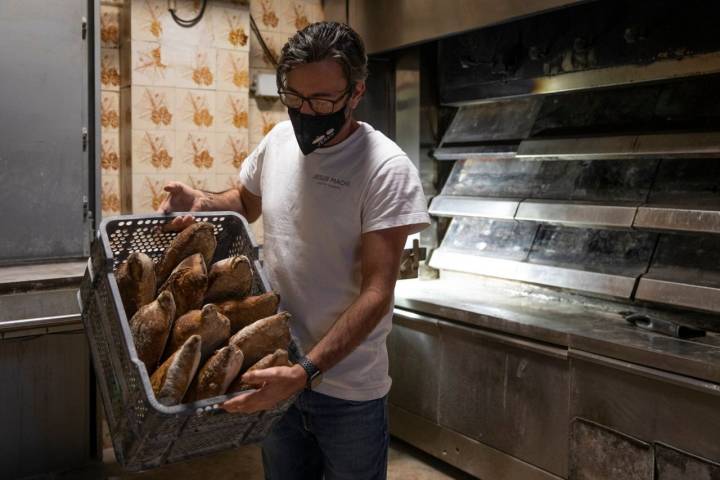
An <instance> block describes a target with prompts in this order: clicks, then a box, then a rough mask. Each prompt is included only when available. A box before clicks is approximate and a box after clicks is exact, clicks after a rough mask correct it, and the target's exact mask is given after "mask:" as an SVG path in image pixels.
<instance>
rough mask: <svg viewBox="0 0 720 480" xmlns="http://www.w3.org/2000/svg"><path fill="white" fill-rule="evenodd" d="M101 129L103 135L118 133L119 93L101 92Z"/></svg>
mask: <svg viewBox="0 0 720 480" xmlns="http://www.w3.org/2000/svg"><path fill="white" fill-rule="evenodd" d="M100 128H101V133H103V134H106V133H107V132H114V133H116V132H117V131H118V128H120V93H119V92H105V91H101V92H100Z"/></svg>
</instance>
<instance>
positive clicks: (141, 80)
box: [129, 40, 175, 87]
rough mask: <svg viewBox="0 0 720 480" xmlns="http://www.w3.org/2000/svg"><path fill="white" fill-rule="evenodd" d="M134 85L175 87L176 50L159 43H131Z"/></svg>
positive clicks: (131, 73) (131, 70)
mask: <svg viewBox="0 0 720 480" xmlns="http://www.w3.org/2000/svg"><path fill="white" fill-rule="evenodd" d="M129 48H130V75H132V85H153V86H159V87H162V86H166V87H170V86H174V85H175V59H174V58H173V57H174V55H173V54H174V53H175V48H174V47H172V46H169V45H165V44H161V43H158V42H142V41H135V40H133V41H132V42H130V45H129Z"/></svg>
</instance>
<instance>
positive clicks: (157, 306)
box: [130, 291, 175, 372]
mask: <svg viewBox="0 0 720 480" xmlns="http://www.w3.org/2000/svg"><path fill="white" fill-rule="evenodd" d="M173 318H175V302H174V301H173V295H172V293H170V292H167V291H166V292H162V293H161V294H160V295H159V296H158V298H157V299H156V300H155V301H152V302H150V303H148V304H147V305H145V306H143V307H141V308H140V310H138V311H137V313H135V315H133V317H132V318H131V319H130V332H131V333H132V337H133V341H134V343H135V351H136V352H137V355H138V358H139V359H140V360H142V361H143V363H145V367H146V368H147V370H148V372H153V371H154V370H155V369H156V368H157V366H158V364H159V363H160V358H161V357H162V354H163V351H164V350H165V344H166V343H167V340H168V336H169V335H170V330H171V327H172V322H173Z"/></svg>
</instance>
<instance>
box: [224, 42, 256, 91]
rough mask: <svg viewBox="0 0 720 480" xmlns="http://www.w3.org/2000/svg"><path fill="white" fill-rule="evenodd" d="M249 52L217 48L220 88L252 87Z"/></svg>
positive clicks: (228, 89) (238, 88)
mask: <svg viewBox="0 0 720 480" xmlns="http://www.w3.org/2000/svg"><path fill="white" fill-rule="evenodd" d="M249 60H250V58H249V53H248V52H236V51H234V50H223V49H219V50H217V76H218V78H217V88H218V90H226V91H230V90H243V89H245V90H246V89H248V88H249V87H250V67H249V65H248V64H249Z"/></svg>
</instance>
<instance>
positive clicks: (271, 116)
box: [249, 97, 288, 144]
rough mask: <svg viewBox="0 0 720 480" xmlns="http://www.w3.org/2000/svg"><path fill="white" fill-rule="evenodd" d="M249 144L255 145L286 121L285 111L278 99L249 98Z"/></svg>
mask: <svg viewBox="0 0 720 480" xmlns="http://www.w3.org/2000/svg"><path fill="white" fill-rule="evenodd" d="M249 114H250V138H249V140H250V143H251V144H257V143H260V141H261V140H262V139H263V137H265V135H267V134H268V133H269V132H270V130H272V129H273V127H274V126H275V125H277V124H278V123H280V122H282V121H284V120H287V119H288V116H287V110H286V109H285V107H284V106H283V104H282V103H281V102H280V100H279V99H272V98H270V99H268V98H260V97H250V109H249Z"/></svg>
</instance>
